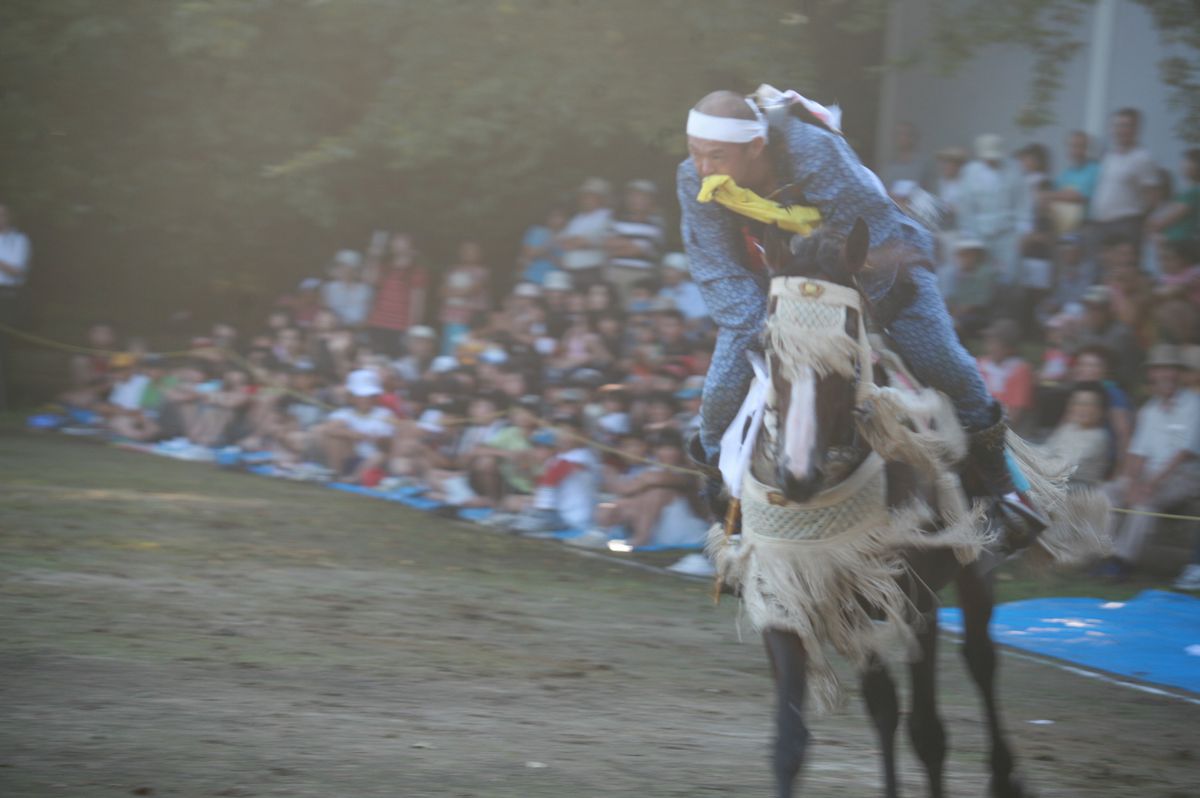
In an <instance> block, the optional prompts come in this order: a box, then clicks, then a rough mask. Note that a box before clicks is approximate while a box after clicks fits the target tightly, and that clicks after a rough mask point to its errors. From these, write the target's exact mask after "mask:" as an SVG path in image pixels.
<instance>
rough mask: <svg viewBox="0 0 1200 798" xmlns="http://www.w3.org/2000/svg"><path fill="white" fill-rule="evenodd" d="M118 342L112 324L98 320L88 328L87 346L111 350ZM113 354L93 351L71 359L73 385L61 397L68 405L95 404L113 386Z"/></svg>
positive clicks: (80, 406)
mask: <svg viewBox="0 0 1200 798" xmlns="http://www.w3.org/2000/svg"><path fill="white" fill-rule="evenodd" d="M116 344H117V334H116V331H115V330H114V329H113V327H112V325H111V324H108V323H106V322H98V323H96V324H93V325H91V326H90V327H88V331H87V338H86V339H85V345H86V346H87V347H88V348H89V349H96V350H101V351H106V350H111V349H113V348H114V347H115V346H116ZM111 360H112V358H111V356H110V355H107V354H100V353H99V352H97V353H92V354H87V355H83V354H80V355H73V356H72V357H71V361H70V366H69V368H70V374H69V376H70V387H69V388H68V389H67V390H66V391H65V392H64V393H63V394H62V395H61V396H60V397H59V400H60V401H61V402H62V403H63V404H64V405H67V406H68V407H73V408H78V409H88V408H93V407H95V406H96V405H97V404H98V403H99V402H101V401H102V400H103V398H104V397H105V396H107V395H108V392H109V391H110V390H111V389H112V377H111V375H110V374H109V370H110V364H111Z"/></svg>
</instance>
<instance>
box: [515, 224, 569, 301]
mask: <svg viewBox="0 0 1200 798" xmlns="http://www.w3.org/2000/svg"><path fill="white" fill-rule="evenodd" d="M566 223H567V212H566V211H565V210H563V209H562V208H560V207H558V206H555V207H553V208H551V209H550V210H549V211H548V212H547V213H546V221H545V223H543V224H534V225H530V226H529V229H527V230H526V231H525V235H524V236H522V237H521V254H520V255H518V256H517V265H518V266H520V267H521V280H522V281H524V282H527V283H533V284H534V285H541V284H542V283H543V282H544V281H545V279H546V275H547V274H549V273H550V272H552V271H554V270H555V269H557V268H558V264H559V259H560V258H561V257H562V250H561V249H560V248H559V246H558V243H557V241H556V240H555V238H556V236H557V235H558V234H559V232H560V231H561V230H562V229H563V226H564V225H565V224H566Z"/></svg>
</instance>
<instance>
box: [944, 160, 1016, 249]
mask: <svg viewBox="0 0 1200 798" xmlns="http://www.w3.org/2000/svg"><path fill="white" fill-rule="evenodd" d="M959 182H960V186H961V188H960V194H959V218H958V227H959V229H960V230H964V231H966V232H971V233H974V234H975V235H977V236H981V237H982V238H985V239H988V238H993V237H995V236H1002V235H1011V234H1015V233H1016V232H1017V231H1018V230H1019V229H1020V228H1021V227H1022V226H1023V224H1024V222H1025V219H1026V212H1025V208H1026V202H1027V196H1026V195H1027V193H1028V189H1027V188H1026V186H1025V181H1024V180H1023V179H1022V177H1021V175H1020V174H1018V173H1017V170H1016V168H1015V167H1014V166H1013V165H1012V163H1011V162H1009V161H1002V162H1001V164H1000V168H999V169H993V168H992V167H991V166H990V165H988V164H986V163H984V162H983V161H971V162H970V163H969V164H967V165H966V166H964V167H963V170H962V172H961V176H960V178H959Z"/></svg>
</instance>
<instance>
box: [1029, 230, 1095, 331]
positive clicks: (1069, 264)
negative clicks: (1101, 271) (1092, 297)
mask: <svg viewBox="0 0 1200 798" xmlns="http://www.w3.org/2000/svg"><path fill="white" fill-rule="evenodd" d="M1054 256H1055V285H1054V290H1053V291H1052V292H1051V294H1050V296H1049V297H1047V298H1046V300H1045V301H1044V302H1043V303H1042V308H1043V316H1045V315H1048V314H1054V313H1060V312H1062V311H1063V310H1064V309H1066V308H1067V307H1070V306H1073V305H1076V304H1079V303H1081V302H1083V295H1084V294H1085V293H1086V292H1087V290H1088V288H1090V287H1091V286H1092V285H1094V284H1095V282H1096V268H1095V266H1094V265H1093V264H1092V263H1090V262H1089V261H1087V260H1085V258H1084V254H1083V240H1082V239H1081V238H1080V237H1079V235H1077V234H1075V233H1069V234H1067V235H1064V236H1062V237H1060V238H1059V239H1058V245H1057V246H1056V247H1055V252H1054Z"/></svg>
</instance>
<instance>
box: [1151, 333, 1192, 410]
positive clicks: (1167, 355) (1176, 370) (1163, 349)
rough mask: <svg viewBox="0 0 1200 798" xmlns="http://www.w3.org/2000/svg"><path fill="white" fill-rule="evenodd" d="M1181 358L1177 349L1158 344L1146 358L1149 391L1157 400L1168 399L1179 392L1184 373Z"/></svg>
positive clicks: (1168, 345)
mask: <svg viewBox="0 0 1200 798" xmlns="http://www.w3.org/2000/svg"><path fill="white" fill-rule="evenodd" d="M1184 367H1185V366H1184V362H1183V356H1182V354H1181V353H1180V351H1179V347H1176V346H1172V345H1170V344H1158V345H1157V346H1154V347H1153V348H1151V350H1150V355H1149V357H1147V358H1146V373H1147V376H1148V377H1149V378H1150V391H1151V392H1152V393H1153V394H1154V396H1155V397H1156V398H1158V399H1170V398H1171V397H1173V396H1174V395H1175V392H1176V391H1178V390H1179V385H1180V378H1181V377H1182V376H1183V371H1184Z"/></svg>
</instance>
